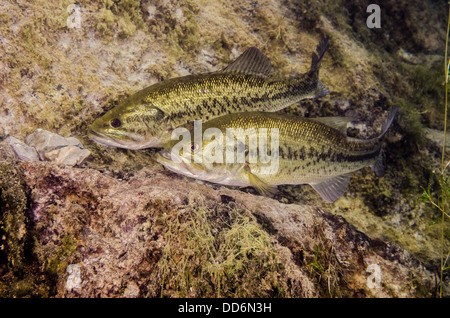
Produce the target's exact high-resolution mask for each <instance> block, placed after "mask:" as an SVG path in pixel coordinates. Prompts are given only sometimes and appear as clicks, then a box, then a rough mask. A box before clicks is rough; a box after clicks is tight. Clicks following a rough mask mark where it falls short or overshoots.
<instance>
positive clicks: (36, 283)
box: [0, 146, 52, 297]
mask: <svg viewBox="0 0 450 318" xmlns="http://www.w3.org/2000/svg"><path fill="white" fill-rule="evenodd" d="M10 158H11V154H10V153H8V151H7V150H6V148H5V147H4V146H3V147H2V146H0V297H30V296H36V297H48V296H49V295H50V291H51V289H52V287H51V286H50V285H51V284H48V282H46V276H45V274H44V275H41V274H42V273H41V272H40V270H39V266H36V264H35V263H34V257H33V240H32V237H31V235H30V228H31V225H30V220H29V219H28V216H27V211H28V198H27V189H26V188H25V186H24V183H23V181H22V178H23V176H22V170H21V168H20V166H19V165H18V163H17V162H16V161H15V160H14V159H10Z"/></svg>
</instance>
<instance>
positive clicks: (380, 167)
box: [372, 107, 398, 178]
mask: <svg viewBox="0 0 450 318" xmlns="http://www.w3.org/2000/svg"><path fill="white" fill-rule="evenodd" d="M397 112H398V107H394V108H392V109H391V110H390V111H389V114H388V116H387V118H386V120H385V121H384V123H383V125H382V126H381V134H380V135H379V136H378V137H376V139H377V140H378V141H381V139H383V137H384V136H385V135H386V133H387V131H388V130H389V128H390V127H391V125H392V123H393V122H394V118H395V115H397ZM372 171H373V172H374V173H375V175H376V176H377V177H378V178H381V177H383V176H384V173H385V167H384V155H383V149H382V148H380V154H379V155H378V158H377V160H376V161H375V163H374V164H373V165H372Z"/></svg>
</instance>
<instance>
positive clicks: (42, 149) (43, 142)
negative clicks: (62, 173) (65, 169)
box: [25, 129, 90, 166]
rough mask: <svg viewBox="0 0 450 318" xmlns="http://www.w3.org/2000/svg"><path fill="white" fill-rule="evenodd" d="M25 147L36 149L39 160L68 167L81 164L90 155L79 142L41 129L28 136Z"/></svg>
mask: <svg viewBox="0 0 450 318" xmlns="http://www.w3.org/2000/svg"><path fill="white" fill-rule="evenodd" d="M25 142H26V143H27V145H29V146H32V147H34V148H35V149H36V151H37V153H38V154H39V158H40V159H41V160H49V161H53V162H55V163H58V164H65V165H69V166H73V165H79V164H81V163H82V162H83V161H84V160H85V159H86V158H87V157H88V156H89V154H90V151H89V150H87V149H84V148H83V145H82V144H81V142H80V141H79V140H78V139H76V138H74V137H68V138H64V137H62V136H60V135H58V134H55V133H52V132H50V131H47V130H43V129H36V131H35V132H34V133H32V134H30V135H28V136H27V137H26V139H25Z"/></svg>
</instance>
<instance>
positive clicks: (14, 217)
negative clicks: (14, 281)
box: [0, 162, 28, 271]
mask: <svg viewBox="0 0 450 318" xmlns="http://www.w3.org/2000/svg"><path fill="white" fill-rule="evenodd" d="M20 174H21V172H20V170H19V168H18V167H17V166H16V164H15V163H14V162H0V227H1V233H2V238H1V240H2V253H5V254H6V256H7V262H8V267H9V268H10V269H11V270H14V271H20V270H21V269H22V268H23V266H24V265H25V262H26V261H25V243H26V239H27V222H28V220H27V217H26V214H25V212H26V209H27V196H26V193H25V190H24V188H23V185H22V182H21V178H20Z"/></svg>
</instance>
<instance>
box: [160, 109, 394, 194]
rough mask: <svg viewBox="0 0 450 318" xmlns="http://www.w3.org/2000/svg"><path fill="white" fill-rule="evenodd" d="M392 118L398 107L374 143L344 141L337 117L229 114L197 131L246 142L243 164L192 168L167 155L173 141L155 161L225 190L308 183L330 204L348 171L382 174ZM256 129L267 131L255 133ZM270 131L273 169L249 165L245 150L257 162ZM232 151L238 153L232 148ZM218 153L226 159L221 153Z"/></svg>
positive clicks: (270, 165) (205, 144)
mask: <svg viewBox="0 0 450 318" xmlns="http://www.w3.org/2000/svg"><path fill="white" fill-rule="evenodd" d="M396 113H397V108H394V109H393V110H391V111H390V112H389V114H388V116H387V119H386V121H385V123H384V124H383V126H382V129H381V134H380V136H378V137H376V138H373V139H356V138H350V137H348V136H347V135H346V125H347V123H348V122H349V121H350V120H349V119H345V118H341V117H328V118H327V117H324V118H312V119H308V118H302V117H295V116H292V115H288V114H277V113H268V112H246V113H238V114H229V115H225V116H221V117H218V118H216V119H213V120H210V121H208V122H206V123H205V124H203V126H202V131H203V133H204V134H205V133H206V132H207V131H209V132H210V133H212V134H214V133H215V132H213V130H208V129H209V128H216V129H218V130H219V131H220V132H221V133H222V135H223V136H225V135H226V134H227V130H228V129H233V131H234V134H235V138H236V140H237V141H239V142H244V143H245V144H244V146H245V149H246V150H247V151H246V160H245V162H243V163H237V162H233V163H229V162H226V158H225V157H224V158H223V161H222V162H223V163H216V164H214V165H208V164H205V163H206V161H205V163H199V162H195V163H192V162H191V160H190V159H192V157H193V154H192V153H186V154H185V153H184V152H183V154H182V155H179V154H177V153H173V152H172V151H171V149H172V148H173V147H174V145H175V144H177V143H178V142H179V141H178V140H176V141H175V140H174V141H171V142H169V143H168V144H167V145H166V148H165V150H163V151H162V152H161V153H160V154H159V155H158V157H157V160H158V162H160V163H161V164H163V165H164V166H165V167H167V168H168V169H170V170H172V171H174V172H177V173H181V174H184V175H187V176H190V177H193V178H199V179H202V180H205V181H211V182H217V183H221V184H225V185H231V186H254V187H256V188H257V189H258V190H260V191H261V192H262V193H270V192H272V191H273V189H272V188H274V187H275V186H277V185H281V184H310V185H311V186H312V187H313V188H314V189H315V190H316V191H317V192H318V193H319V194H320V195H321V196H322V197H323V198H324V199H325V200H327V201H329V202H333V201H334V200H336V199H337V198H338V197H340V196H341V195H342V194H343V193H344V192H345V189H346V188H347V185H348V183H349V180H350V176H351V172H353V171H357V170H359V169H361V168H364V167H366V166H370V167H372V169H373V170H374V172H375V174H376V175H377V176H379V177H381V176H382V175H383V174H384V166H383V163H382V161H383V160H382V159H383V158H382V152H381V150H382V141H383V136H384V135H385V134H386V132H387V130H388V129H389V127H390V125H391V124H392V122H393V120H394V117H395V115H396ZM261 128H265V129H266V130H265V131H263V130H260V129H261ZM275 128H276V129H278V148H276V149H274V150H275V151H276V150H277V152H278V157H276V156H275V155H276V153H270V154H268V155H269V156H272V160H278V161H277V165H276V166H274V165H273V161H270V162H268V163H262V162H261V161H260V160H259V161H257V162H252V161H251V160H250V159H249V158H250V154H252V153H254V152H253V151H250V150H252V147H253V149H254V147H255V146H256V148H257V149H256V151H257V153H258V154H259V155H260V158H261V154H260V151H261V149H259V147H260V144H259V138H260V135H259V134H260V133H264V134H267V139H266V140H267V149H271V147H272V141H271V139H270V138H271V136H272V130H273V129H275ZM192 136H193V132H191V137H192ZM227 137H228V136H227ZM247 137H248V142H250V140H258V142H257V143H256V145H249V144H247V143H248V142H247V139H246V138H247ZM255 137H256V138H255ZM215 138H216V136H215V135H214V138H212V136H207V137H206V138H205V135H203V142H202V145H200V146H199V147H203V149H209V148H208V147H209V146H210V145H214V144H211V142H214V140H215ZM227 141H229V140H228V139H224V145H225V146H227V145H226V142H227ZM182 142H188V143H190V144H191V145H192V144H194V146H195V147H194V149H198V148H199V147H197V144H195V143H196V142H197V139H195V138H194V139H188V140H187V141H185V140H183V141H182ZM234 147H235V149H236V148H237V146H236V145H235V144H234ZM189 149H191V148H189ZM202 153H203V152H202ZM222 153H223V154H225V149H223V150H222ZM173 156H175V157H177V158H178V159H180V160H179V162H175V161H174V160H173V158H172V157H173ZM224 156H225V155H224ZM268 168H270V169H272V168H273V170H270V169H269V170H267V169H268ZM263 171H265V172H263ZM267 171H269V173H268V172H267Z"/></svg>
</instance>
